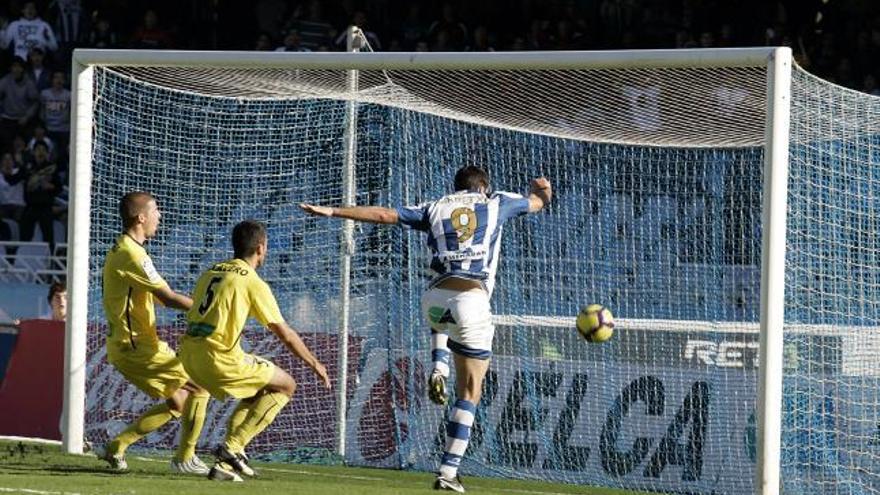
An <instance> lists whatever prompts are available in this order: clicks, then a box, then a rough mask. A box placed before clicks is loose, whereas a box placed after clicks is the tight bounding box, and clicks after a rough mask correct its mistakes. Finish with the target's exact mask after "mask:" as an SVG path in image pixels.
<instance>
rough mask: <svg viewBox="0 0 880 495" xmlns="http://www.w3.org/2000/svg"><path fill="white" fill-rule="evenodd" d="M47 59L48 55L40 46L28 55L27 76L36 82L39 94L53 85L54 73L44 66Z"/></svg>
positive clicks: (32, 49)
mask: <svg viewBox="0 0 880 495" xmlns="http://www.w3.org/2000/svg"><path fill="white" fill-rule="evenodd" d="M45 58H46V53H45V52H44V51H43V49H42V48H40V47H38V46H35V47H33V48H31V52H30V54H28V62H29V63H28V69H27V75H28V76H30V78H31V80H32V81H34V86H36V87H37V92H40V91H43V90H44V89H46V88H48V87H49V86H51V85H52V79H51V77H52V76H51V74H52V72H51V71H50V70H49V69H47V68H46V66H45V65H44V64H43V62H44V61H45Z"/></svg>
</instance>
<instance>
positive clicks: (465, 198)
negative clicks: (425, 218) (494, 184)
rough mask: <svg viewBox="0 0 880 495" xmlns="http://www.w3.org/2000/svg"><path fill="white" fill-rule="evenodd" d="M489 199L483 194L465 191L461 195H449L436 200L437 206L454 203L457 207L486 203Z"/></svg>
mask: <svg viewBox="0 0 880 495" xmlns="http://www.w3.org/2000/svg"><path fill="white" fill-rule="evenodd" d="M488 202H489V197H488V196H486V195H485V194H474V193H473V192H470V191H466V192H462V193H456V194H450V195H449V196H443V197H442V198H440V199H438V200H437V204H438V205H442V204H447V203H455V204H457V205H472V204H476V203H488Z"/></svg>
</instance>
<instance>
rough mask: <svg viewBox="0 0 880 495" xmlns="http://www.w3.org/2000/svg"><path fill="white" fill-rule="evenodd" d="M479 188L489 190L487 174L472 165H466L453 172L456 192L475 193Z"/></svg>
mask: <svg viewBox="0 0 880 495" xmlns="http://www.w3.org/2000/svg"><path fill="white" fill-rule="evenodd" d="M480 187H485V188H486V189H489V174H488V173H487V172H486V171H485V170H483V169H481V168H480V167H476V166H474V165H466V166H464V167H461V168H460V169H458V171H457V172H455V190H456V191H476V190H477V189H479V188H480Z"/></svg>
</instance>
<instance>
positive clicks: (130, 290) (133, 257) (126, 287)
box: [102, 234, 168, 352]
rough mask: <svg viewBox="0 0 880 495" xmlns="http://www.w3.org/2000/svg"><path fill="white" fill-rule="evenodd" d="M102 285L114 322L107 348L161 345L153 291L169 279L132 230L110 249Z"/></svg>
mask: <svg viewBox="0 0 880 495" xmlns="http://www.w3.org/2000/svg"><path fill="white" fill-rule="evenodd" d="M102 285H103V292H104V314H105V315H106V316H107V323H108V325H109V326H110V332H109V334H108V335H107V351H108V352H113V351H115V350H121V349H125V348H130V349H137V348H138V347H139V346H141V347H144V348H151V349H155V348H157V346H158V343H159V337H158V336H157V335H156V312H155V309H154V305H153V291H155V290H157V289H161V288H162V287H165V286H167V285H168V283H167V282H165V280H164V279H163V278H162V276H161V275H159V272H157V271H156V268H155V267H154V266H153V260H151V259H150V256H149V255H148V254H147V250H146V249H144V247H143V246H142V245H141V244H139V243H138V242H137V241H135V240H134V239H132V238H131V236H129V235H128V234H122V235H120V236H119V237H118V238H117V239H116V244H114V245H113V247H112V248H110V251H109V252H108V253H107V257H106V258H105V259H104V272H103V281H102Z"/></svg>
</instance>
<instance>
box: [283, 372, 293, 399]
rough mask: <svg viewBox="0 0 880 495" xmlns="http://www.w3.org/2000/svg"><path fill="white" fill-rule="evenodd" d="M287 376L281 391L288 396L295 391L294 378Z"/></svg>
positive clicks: (291, 395)
mask: <svg viewBox="0 0 880 495" xmlns="http://www.w3.org/2000/svg"><path fill="white" fill-rule="evenodd" d="M289 378H290V379H289V380H286V383H285V384H284V390H282V391H281V393H282V394H284V395H286V396H288V397H293V394H295V393H296V380H294V379H293V377H289Z"/></svg>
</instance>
